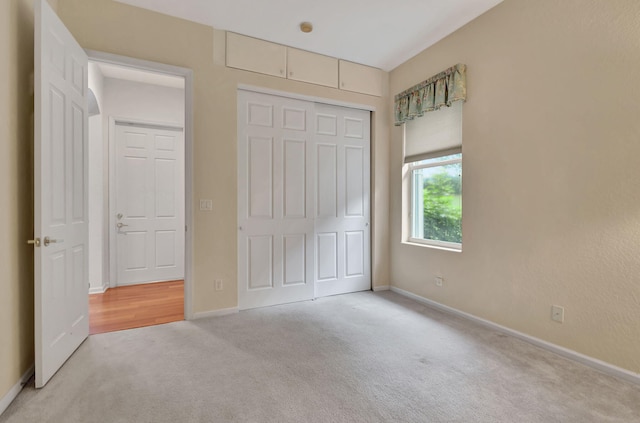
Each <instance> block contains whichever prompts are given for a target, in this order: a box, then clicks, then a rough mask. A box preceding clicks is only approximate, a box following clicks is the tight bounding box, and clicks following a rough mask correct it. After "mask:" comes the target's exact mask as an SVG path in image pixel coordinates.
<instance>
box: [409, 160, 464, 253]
mask: <svg viewBox="0 0 640 423" xmlns="http://www.w3.org/2000/svg"><path fill="white" fill-rule="evenodd" d="M409 168H410V171H411V234H410V241H412V242H419V243H425V244H430V245H438V246H442V247H450V248H456V249H460V248H461V246H462V154H461V153H457V154H447V155H444V156H439V157H434V158H431V159H426V160H421V161H417V162H413V163H411V164H410V165H409Z"/></svg>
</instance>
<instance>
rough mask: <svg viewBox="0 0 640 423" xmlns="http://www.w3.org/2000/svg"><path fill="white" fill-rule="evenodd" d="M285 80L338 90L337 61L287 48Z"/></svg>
mask: <svg viewBox="0 0 640 423" xmlns="http://www.w3.org/2000/svg"><path fill="white" fill-rule="evenodd" d="M287 78H289V79H293V80H296V81H302V82H309V83H311V84H317V85H324V86H326V87H332V88H338V59H335V58H333V57H329V56H323V55H320V54H316V53H310V52H308V51H304V50H298V49H295V48H291V47H288V48H287Z"/></svg>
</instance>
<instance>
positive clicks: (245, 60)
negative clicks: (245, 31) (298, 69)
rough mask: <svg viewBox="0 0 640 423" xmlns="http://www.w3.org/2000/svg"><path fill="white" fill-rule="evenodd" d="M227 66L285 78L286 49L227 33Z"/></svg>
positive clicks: (278, 45)
mask: <svg viewBox="0 0 640 423" xmlns="http://www.w3.org/2000/svg"><path fill="white" fill-rule="evenodd" d="M227 66H229V67H231V68H237V69H244V70H248V71H253V72H259V73H264V74H267V75H272V76H279V77H281V78H285V77H286V72H287V47H286V46H283V45H280V44H274V43H270V42H268V41H263V40H259V39H257V38H251V37H245V36H244V35H238V34H234V33H233V32H227Z"/></svg>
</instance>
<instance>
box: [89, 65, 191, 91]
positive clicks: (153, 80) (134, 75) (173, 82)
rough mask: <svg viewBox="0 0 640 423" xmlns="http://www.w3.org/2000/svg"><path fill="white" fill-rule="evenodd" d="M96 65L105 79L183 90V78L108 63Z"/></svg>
mask: <svg viewBox="0 0 640 423" xmlns="http://www.w3.org/2000/svg"><path fill="white" fill-rule="evenodd" d="M97 64H98V66H99V67H100V71H101V72H102V75H103V76H104V77H105V78H113V79H124V80H127V81H134V82H143V83H145V84H152V85H160V86H163V87H171V88H182V89H184V78H180V77H178V76H171V75H166V74H161V73H155V72H150V71H143V70H138V69H135V68H131V67H126V66H118V65H112V64H110V63H97Z"/></svg>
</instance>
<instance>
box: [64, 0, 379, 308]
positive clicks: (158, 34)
mask: <svg viewBox="0 0 640 423" xmlns="http://www.w3.org/2000/svg"><path fill="white" fill-rule="evenodd" d="M58 12H59V14H60V17H61V18H62V20H63V21H64V22H65V24H66V25H67V27H68V28H69V29H70V30H71V32H72V33H73V35H74V36H75V37H76V39H77V40H78V41H79V42H80V44H81V45H82V46H83V47H85V48H89V49H93V50H99V51H103V52H108V53H114V54H119V55H124V56H132V57H136V58H140V59H145V60H151V61H156V62H161V63H166V64H171V65H176V66H182V67H187V68H191V69H192V70H193V71H194V81H195V85H194V125H195V130H194V133H195V142H194V143H195V147H194V150H195V151H194V200H195V201H196V202H197V201H198V199H199V198H210V199H213V212H200V211H198V210H196V211H195V215H194V224H195V241H194V263H193V268H194V279H195V284H194V298H193V300H194V307H195V311H196V312H204V311H209V310H216V309H224V308H229V307H235V306H236V305H237V281H236V277H237V275H236V273H237V270H236V269H237V257H236V255H237V254H236V226H237V225H236V220H237V218H236V216H237V210H236V209H237V199H236V88H237V86H238V84H239V83H243V84H250V85H256V86H261V87H267V88H271V89H277V90H282V91H288V92H293V93H298V94H304V95H311V96H318V97H325V98H330V99H335V100H340V101H346V102H352V103H360V104H368V105H371V106H374V107H376V109H377V110H378V113H376V114H375V116H374V133H375V140H374V145H373V148H372V151H373V156H374V165H373V172H374V175H373V180H374V190H375V200H374V204H373V213H374V226H373V250H374V257H373V263H374V265H373V266H374V269H373V270H374V272H373V274H374V284H375V285H376V286H377V285H388V274H389V266H388V256H389V252H388V245H389V242H388V206H387V204H388V160H387V157H388V133H389V128H388V124H389V123H388V120H387V116H388V110H387V107H388V102H386V101H385V100H383V99H381V98H376V97H371V96H366V95H359V94H354V93H347V92H343V91H340V90H337V89H329V88H324V87H320V86H315V85H310V84H304V83H299V82H295V81H288V80H283V79H280V78H274V77H269V76H264V75H259V74H255V73H251V72H244V71H239V70H233V69H229V68H225V67H224V66H220V65H216V64H214V47H213V46H214V31H213V29H212V28H210V27H207V26H202V25H198V24H194V23H191V22H187V21H183V20H179V19H175V18H171V17H168V16H164V15H160V14H157V13H153V12H149V11H147V10H143V9H138V8H134V7H130V6H127V5H123V4H121V3H117V2H114V1H111V0H59V7H58ZM216 34H217V35H219V34H221V32H220V31H216ZM218 44H219V43H216V45H218ZM220 53H221V52H219V51H216V57H220V56H221V54H220ZM216 63H217V61H216ZM385 88H386V81H385ZM215 279H222V280H223V281H224V286H225V289H224V290H223V291H215V290H214V280H215Z"/></svg>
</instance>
